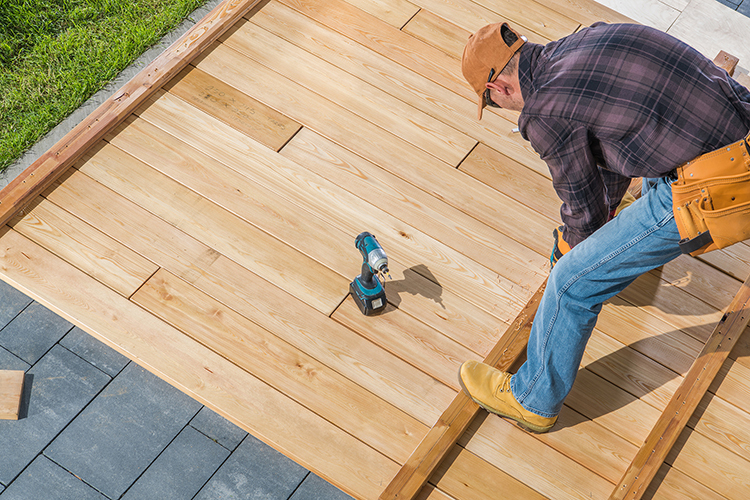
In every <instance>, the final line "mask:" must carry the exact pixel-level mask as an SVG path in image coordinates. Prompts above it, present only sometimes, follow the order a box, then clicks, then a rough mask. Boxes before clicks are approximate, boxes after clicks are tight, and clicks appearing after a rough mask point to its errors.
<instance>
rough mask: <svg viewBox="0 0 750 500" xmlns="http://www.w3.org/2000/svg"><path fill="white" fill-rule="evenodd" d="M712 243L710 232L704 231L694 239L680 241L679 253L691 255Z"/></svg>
mask: <svg viewBox="0 0 750 500" xmlns="http://www.w3.org/2000/svg"><path fill="white" fill-rule="evenodd" d="M713 241H714V239H713V238H712V237H711V232H710V231H704V232H702V233H700V234H698V236H696V237H694V238H690V239H688V238H684V239H682V240H680V251H681V252H682V253H685V254H691V253H693V252H695V251H696V250H700V249H701V248H703V247H704V246H706V245H708V244H709V243H713Z"/></svg>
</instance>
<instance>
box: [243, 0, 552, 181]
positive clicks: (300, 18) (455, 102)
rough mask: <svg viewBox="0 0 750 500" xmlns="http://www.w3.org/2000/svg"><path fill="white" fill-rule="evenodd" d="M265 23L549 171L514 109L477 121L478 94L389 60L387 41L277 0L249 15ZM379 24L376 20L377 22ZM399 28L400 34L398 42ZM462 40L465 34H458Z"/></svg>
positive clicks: (383, 34)
mask: <svg viewBox="0 0 750 500" xmlns="http://www.w3.org/2000/svg"><path fill="white" fill-rule="evenodd" d="M250 22H252V23H254V24H258V25H259V26H261V27H263V28H264V29H266V30H268V31H271V32H273V33H275V34H276V35H278V36H280V37H282V38H285V39H286V40H289V41H290V42H292V43H294V44H295V45H297V46H299V47H301V48H303V49H305V50H306V51H308V52H310V53H312V54H315V55H316V56H318V57H320V58H322V59H325V60H326V61H329V62H331V63H332V64H335V65H336V66H338V67H339V68H341V69H343V70H344V71H346V72H348V73H351V74H353V75H355V76H358V77H359V78H360V79H362V80H367V81H368V82H371V83H372V84H373V85H376V86H377V87H378V88H380V89H382V90H384V91H386V92H388V93H389V94H391V95H392V96H394V97H397V98H398V99H400V100H402V101H404V102H405V103H408V104H410V105H411V106H413V107H415V108H417V109H419V110H421V111H423V112H424V113H427V114H429V115H430V116H432V117H434V118H437V119H439V120H442V121H443V122H444V123H446V124H448V125H450V126H452V127H455V128H457V129H459V130H461V131H463V132H465V133H466V134H468V135H469V136H471V137H473V138H474V139H476V140H478V141H483V142H485V143H487V144H491V145H492V146H493V147H494V148H496V149H497V150H498V151H502V152H503V153H505V154H507V155H509V156H513V157H514V158H517V159H518V160H519V161H521V162H522V163H524V164H526V165H528V166H529V167H530V168H533V169H535V170H537V171H541V172H548V169H547V166H546V164H544V162H543V161H542V160H541V159H540V158H539V155H538V154H537V153H536V151H534V149H533V148H532V147H531V145H530V144H529V143H528V142H526V141H524V140H523V139H522V138H521V137H520V136H519V135H518V134H511V133H510V131H511V129H512V128H513V127H515V126H516V125H515V124H516V122H517V119H518V113H515V112H504V110H499V111H498V113H504V114H502V115H500V114H498V113H496V112H495V111H496V110H495V108H492V110H491V111H489V112H486V113H485V115H484V117H483V118H482V120H481V121H479V120H477V119H476V97H475V95H471V94H466V95H464V94H457V93H455V92H453V91H451V90H450V89H448V88H446V87H444V86H442V85H440V84H439V83H435V82H432V81H431V80H429V79H427V78H425V75H423V74H422V73H420V72H419V71H417V70H418V69H419V68H415V67H412V66H406V65H403V64H400V63H399V62H397V61H395V60H393V59H394V58H397V55H398V54H397V53H394V50H395V49H394V48H391V47H390V46H388V45H386V46H383V47H381V46H374V47H367V46H363V45H361V44H360V43H358V42H356V41H354V40H352V39H350V38H347V37H346V36H345V35H344V34H342V33H339V32H337V31H335V30H334V29H332V28H330V27H329V26H325V25H323V24H321V23H319V22H318V21H317V20H315V19H311V18H309V17H307V16H305V15H303V14H302V13H300V12H298V11H296V10H294V9H292V8H290V7H288V6H286V5H284V4H281V3H279V2H277V1H275V0H274V1H272V2H270V3H269V4H268V5H266V6H265V7H264V8H263V10H261V11H260V12H258V14H256V15H255V16H253V17H252V18H251V19H250ZM376 26H377V25H376ZM384 30H385V28H384V27H383V30H381V31H380V32H378V33H377V36H378V37H387V36H391V35H393V36H396V35H398V34H399V33H400V32H395V33H392V32H391V31H392V30H385V31H384ZM401 37H403V34H401V35H399V36H398V38H399V39H398V42H399V43H405V42H406V41H407V40H401ZM461 43H465V39H462V40H461Z"/></svg>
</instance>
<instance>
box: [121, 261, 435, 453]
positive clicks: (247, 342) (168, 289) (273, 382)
mask: <svg viewBox="0 0 750 500" xmlns="http://www.w3.org/2000/svg"><path fill="white" fill-rule="evenodd" d="M132 300H133V301H134V302H135V303H136V304H139V305H141V306H142V307H143V308H144V309H146V310H147V311H150V312H151V313H152V314H154V315H155V316H157V317H159V318H161V319H163V320H164V321H166V322H168V323H169V324H171V325H172V326H174V327H176V328H178V329H180V330H181V331H183V332H185V334H187V335H188V336H190V337H191V338H193V339H195V340H196V341H198V342H200V343H201V344H202V345H204V346H206V347H208V348H209V349H211V350H212V351H214V352H216V353H217V354H219V355H221V356H223V357H224V358H227V359H231V360H232V362H233V363H234V364H236V365H237V366H239V367H241V368H243V369H244V370H246V371H248V372H250V373H252V374H253V375H255V376H256V377H258V378H259V379H261V380H263V381H264V382H266V383H267V384H268V385H270V386H272V387H274V388H275V389H277V390H278V391H279V392H281V393H283V394H286V395H287V396H288V397H290V398H292V399H294V400H295V401H297V402H299V403H300V404H302V405H303V406H305V407H307V408H309V409H310V410H311V411H313V412H315V413H316V414H318V415H320V416H321V417H323V418H325V419H326V420H328V421H329V422H331V423H332V424H334V425H336V426H338V427H340V428H342V429H343V430H345V431H346V432H348V433H349V434H351V435H352V436H355V437H356V438H357V439H359V440H361V441H363V442H365V443H367V444H368V445H369V446H372V447H373V448H375V449H376V450H378V451H380V452H381V453H383V454H384V455H385V456H387V457H389V458H391V459H392V460H394V461H396V462H398V463H403V462H404V461H406V459H407V458H408V457H409V454H410V453H411V450H413V449H414V447H415V446H416V445H417V444H418V443H419V441H420V440H421V438H422V436H423V435H424V434H426V433H427V431H428V428H427V426H425V425H424V424H421V423H419V422H418V421H417V420H415V419H413V418H411V417H409V416H408V415H406V414H405V413H403V412H401V411H400V410H397V409H396V408H395V407H393V406H392V405H390V404H388V403H386V402H385V401H383V400H382V399H380V398H378V397H377V396H375V395H373V394H372V393H370V392H368V391H366V390H364V389H363V388H362V387H360V386H358V385H356V384H354V383H353V382H352V381H351V380H349V379H348V378H346V377H344V376H343V375H340V374H339V373H337V372H336V371H334V370H332V369H331V368H329V367H327V366H325V365H324V364H322V363H321V362H319V361H318V360H316V359H314V358H313V357H311V356H310V355H308V354H306V353H304V352H303V351H301V350H299V349H296V348H294V347H292V346H291V345H290V344H288V343H286V342H284V341H282V340H281V339H280V338H278V337H276V336H275V335H273V334H272V333H271V332H269V331H268V330H265V329H263V328H260V327H259V326H257V325H256V324H254V323H252V322H251V321H249V320H248V319H246V318H244V317H242V316H241V315H239V314H238V313H236V312H234V311H232V310H231V309H229V308H228V307H226V306H224V305H223V304H221V303H220V302H218V301H216V300H215V299H213V298H211V297H209V296H208V295H206V294H205V293H203V292H200V291H199V290H197V289H195V288H194V287H192V286H190V285H189V284H187V283H185V282H184V281H182V280H180V279H179V278H177V277H175V276H174V275H171V274H169V273H168V272H166V271H164V270H160V271H159V272H157V273H156V274H155V275H154V276H153V277H152V278H151V279H149V281H148V282H147V283H146V284H145V285H144V286H143V287H141V288H140V289H139V290H138V292H137V293H136V294H135V295H134V296H133V298H132Z"/></svg>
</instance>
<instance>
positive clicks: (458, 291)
mask: <svg viewBox="0 0 750 500" xmlns="http://www.w3.org/2000/svg"><path fill="white" fill-rule="evenodd" d="M235 3H241V2H235ZM245 3H246V4H248V5H249V4H250V2H245ZM498 12H501V13H502V16H507V19H509V20H510V21H511V22H513V23H514V24H515V25H517V26H519V29H521V30H522V31H524V32H525V33H526V34H527V35H528V37H529V39H530V40H531V41H533V42H540V43H542V42H545V41H547V40H553V39H556V38H559V37H561V36H564V35H567V34H570V33H572V32H574V31H576V30H577V29H579V28H580V27H581V26H582V25H588V24H590V23H592V22H594V21H596V20H606V21H612V22H617V21H627V19H626V18H624V17H623V16H621V15H619V14H617V13H616V12H614V11H612V10H610V9H607V8H605V7H602V6H600V5H598V4H596V3H595V2H593V1H591V0H551V1H546V2H540V3H535V2H532V1H528V2H522V3H519V2H511V1H508V0H500V1H498V0H494V1H489V0H451V1H447V0H409V1H407V0H348V1H343V0H271V1H263V2H260V3H259V4H258V5H256V6H255V7H253V8H252V9H251V10H250V11H248V12H247V13H246V14H245V15H244V17H242V18H240V19H239V21H237V22H232V26H231V28H230V29H228V30H227V31H226V32H225V33H224V34H223V35H222V36H221V37H220V38H219V40H217V41H216V42H214V43H212V44H211V45H210V47H208V48H207V49H206V50H204V51H203V52H202V53H201V54H200V55H199V56H198V57H196V58H195V59H193V60H192V62H191V64H190V65H189V66H187V67H186V68H185V69H183V70H182V71H180V72H179V74H177V75H176V76H175V77H174V78H170V79H169V81H168V82H166V83H165V84H163V85H159V88H158V89H155V90H156V92H154V93H153V94H152V95H149V96H148V97H147V98H145V100H144V101H143V103H142V104H141V105H139V106H138V108H137V109H135V110H134V112H132V113H130V112H129V113H128V114H127V115H126V116H122V117H120V118H121V119H122V120H121V122H120V123H119V124H118V125H117V127H115V128H113V129H112V130H101V131H100V135H101V136H103V138H101V139H98V137H97V140H96V141H92V145H91V146H90V147H87V148H86V149H85V150H84V151H82V156H81V158H80V159H78V160H77V161H75V164H74V165H73V168H70V169H69V170H68V171H67V172H66V173H65V174H64V175H63V176H62V177H61V178H59V179H57V180H56V181H55V182H54V183H53V184H52V185H51V186H49V187H47V188H46V189H44V190H43V192H42V194H41V195H40V196H38V197H37V198H36V199H34V200H33V201H32V202H31V203H30V204H29V205H28V206H25V207H24V209H23V210H22V211H21V213H19V214H18V215H17V216H16V217H15V218H14V219H13V220H12V221H11V222H10V223H9V224H8V225H7V226H5V227H4V228H3V229H2V232H1V233H0V234H1V236H0V278H2V279H3V280H5V281H7V282H8V283H10V284H12V285H13V286H15V287H17V288H18V289H20V290H22V291H23V292H25V293H27V294H29V295H30V296H32V297H33V298H35V299H36V300H38V301H39V302H41V303H43V304H45V305H47V306H48V307H50V308H52V309H53V310H55V311H57V312H59V313H60V314H62V315H63V316H64V317H66V318H67V319H69V320H70V321H72V322H73V323H75V324H76V325H78V326H80V327H81V328H83V329H84V330H86V331H87V332H89V333H91V334H92V335H94V336H95V337H97V338H99V339H101V340H103V341H104V342H106V343H107V344H109V345H110V346H112V347H114V348H115V349H117V350H118V351H120V352H121V353H123V354H125V355H126V356H128V357H129V358H131V359H133V360H135V361H136V362H138V363H139V364H140V365H142V366H144V367H145V368H147V369H149V370H150V371H152V372H153V373H155V374H157V375H158V376H160V377H162V378H163V379H165V380H167V381H168V382H169V383H171V384H173V385H174V386H176V387H178V388H180V389H181V390H182V391H184V392H185V393H187V394H189V395H190V396H192V397H194V398H196V399H197V400H199V401H200V402H201V403H203V404H205V405H207V406H209V407H211V408H213V409H214V410H216V411H217V412H218V413H220V414H222V415H223V416H225V417H226V418H228V419H230V420H231V421H233V422H235V423H236V424H238V425H239V426H241V427H242V428H244V429H245V430H247V431H248V432H250V433H252V434H253V435H255V436H257V437H258V438H260V439H262V440H263V441H265V442H266V443H268V444H269V445H271V446H273V447H274V448H276V449H277V450H279V451H281V452H282V453H284V454H285V455H287V456H289V457H291V458H292V459H294V460H295V461H297V462H299V463H300V464H302V465H303V466H305V467H307V468H309V469H311V470H313V471H314V472H315V473H317V474H318V475H320V476H322V477H324V478H325V479H327V480H329V481H331V482H332V483H334V484H335V485H337V486H338V487H340V488H342V489H343V490H345V491H346V492H348V493H350V494H351V495H353V496H354V497H356V498H358V499H373V500H374V499H376V498H378V497H379V495H380V494H381V493H382V492H383V490H384V489H385V487H386V486H387V485H388V484H389V482H390V481H391V479H392V478H393V477H394V476H395V474H396V473H397V472H398V470H399V469H400V467H401V466H402V465H403V464H404V463H405V462H406V461H407V459H408V458H409V456H410V455H411V453H412V451H413V450H414V449H415V448H416V447H417V445H418V444H419V443H420V441H421V439H422V438H423V437H424V436H425V435H426V433H427V432H428V431H429V430H430V428H431V427H432V425H433V424H434V423H435V422H436V420H437V419H438V418H439V417H440V415H441V413H442V412H443V410H444V409H445V408H446V407H447V406H448V405H449V404H450V403H451V401H452V399H453V398H454V396H455V395H456V393H457V391H458V390H460V389H459V387H458V383H457V378H456V372H457V369H458V366H459V365H460V364H461V363H462V362H463V361H465V360H467V359H472V358H473V359H482V358H484V356H485V355H486V354H487V353H488V352H489V351H490V349H491V348H492V347H493V346H494V345H495V343H496V342H497V341H498V339H499V337H500V335H501V334H502V332H504V331H505V329H506V328H507V326H508V324H509V323H510V322H512V321H513V319H514V318H515V317H516V315H517V314H518V313H519V311H520V310H521V309H522V308H523V307H524V305H525V304H526V303H527V301H528V300H529V299H530V297H531V296H532V295H533V294H534V292H535V291H536V289H537V288H538V287H539V285H540V284H541V283H542V282H543V281H544V279H545V278H546V275H547V273H548V271H549V264H548V254H549V250H550V240H551V230H552V228H553V227H555V226H556V225H557V224H558V218H559V215H558V211H559V202H558V200H557V197H556V195H555V193H554V191H553V189H552V185H551V181H550V179H549V174H548V172H547V169H546V166H545V165H544V163H543V162H542V161H541V160H540V159H539V157H538V156H537V155H536V153H535V152H534V151H533V149H532V148H531V147H530V145H529V144H528V143H526V142H525V141H524V140H523V139H522V138H521V137H520V135H519V134H517V133H513V132H512V131H511V130H512V129H513V128H514V127H515V126H516V125H515V119H516V116H514V114H513V113H510V112H500V113H496V112H495V111H494V110H492V111H490V112H485V115H484V116H485V118H484V119H483V120H482V121H481V122H478V121H477V120H476V119H475V104H474V103H475V96H474V95H473V92H472V91H471V90H470V89H469V87H468V86H467V85H466V83H465V82H464V80H463V77H462V76H461V72H460V61H459V58H460V54H461V51H462V49H463V44H464V41H465V40H466V38H467V37H468V35H469V33H471V32H473V31H475V30H476V29H478V28H479V27H481V26H482V25H484V24H486V23H488V22H494V21H498V20H500V19H504V18H506V17H502V16H501V15H500V14H498ZM176 71H177V70H175V72H176ZM118 121H119V120H118ZM79 132H80V133H81V134H84V133H85V131H79ZM60 151H62V149H58V153H57V154H60ZM24 182H25V181H24ZM29 182H33V179H31V180H30V181H29ZM42 187H44V186H42ZM40 191H41V188H40ZM365 230H367V231H370V232H372V233H374V234H375V235H377V237H378V240H379V241H380V243H381V244H382V245H383V247H384V249H385V250H386V252H387V253H388V256H389V258H390V267H391V273H392V275H393V280H392V281H389V282H388V283H387V284H386V291H387V294H388V299H389V303H390V304H389V306H388V309H387V310H386V312H385V313H384V314H382V315H380V316H376V317H365V316H363V315H362V314H361V313H360V312H359V310H358V309H357V306H356V305H355V304H354V303H353V301H352V299H351V297H347V292H348V285H349V282H350V281H351V280H352V279H353V278H354V276H356V274H358V272H359V269H360V265H361V257H360V255H359V252H358V251H357V250H356V249H355V248H354V237H355V236H356V235H357V234H358V233H360V232H361V231H365ZM749 272H750V245H748V244H746V243H741V244H738V245H735V246H734V247H731V248H729V249H728V250H726V251H721V252H715V253H713V254H709V255H707V256H706V257H705V258H704V259H694V258H691V257H681V258H679V259H677V260H676V261H675V262H673V263H671V264H669V265H667V266H665V267H664V268H663V269H660V270H657V271H654V272H651V273H648V274H646V275H644V276H643V277H641V278H640V279H638V280H637V281H636V282H635V283H634V284H633V285H632V286H630V287H629V288H628V289H627V290H625V291H624V292H623V293H621V294H620V295H619V296H617V297H615V298H614V299H612V300H610V301H609V302H608V303H607V304H605V306H604V309H603V312H602V314H601V317H600V320H599V322H598V324H597V327H596V330H595V331H594V333H593V336H592V338H591V341H590V343H589V345H588V348H587V351H586V354H585V356H584V359H583V362H582V366H581V369H580V371H579V375H578V378H577V381H576V384H575V387H574V389H573V392H572V394H571V395H570V397H569V398H568V400H567V401H566V404H565V407H564V408H563V411H562V413H561V415H560V419H559V423H558V424H557V426H556V427H555V428H554V429H553V431H552V432H550V433H549V434H545V435H533V434H529V433H527V432H524V431H522V430H520V429H519V428H518V427H516V426H515V425H513V424H511V423H509V422H507V421H505V420H503V419H500V418H497V417H494V416H489V417H488V416H486V414H482V415H480V416H479V417H478V418H477V419H476V420H475V421H474V423H473V424H472V426H471V429H470V431H469V432H468V433H467V434H465V435H464V436H463V437H462V439H461V440H460V441H459V443H458V444H457V445H456V446H455V448H454V449H453V451H452V452H451V454H450V457H449V460H448V461H447V462H445V463H444V464H443V466H442V467H441V468H440V470H438V471H437V473H436V474H435V475H433V476H432V477H431V479H430V481H429V485H428V486H427V487H426V488H425V489H424V490H423V491H422V495H421V498H422V499H431V500H445V499H450V498H454V499H458V500H470V499H487V498H513V499H543V498H548V499H591V498H593V499H604V498H607V497H608V496H609V495H610V494H611V493H612V491H613V489H614V488H615V485H617V484H618V482H619V481H620V478H621V477H622V476H623V474H624V472H625V470H626V469H627V467H628V465H629V464H630V462H631V461H632V459H633V457H634V456H635V454H636V452H637V451H638V448H639V447H640V446H641V444H642V443H643V442H644V440H645V439H646V437H647V436H648V434H649V431H650V430H651V428H652V427H653V425H654V423H655V422H656V420H657V419H658V418H659V415H660V414H661V412H662V411H663V410H664V408H665V407H666V405H667V403H668V401H669V400H670V398H671V396H672V394H673V393H674V391H675V389H676V388H677V386H678V385H679V384H680V382H681V380H682V379H683V377H684V376H685V374H686V372H687V371H688V369H689V368H690V366H691V364H692V362H693V361H694V359H695V358H696V356H697V354H698V353H699V352H700V351H701V349H702V348H703V344H704V343H705V341H706V340H707V338H708V337H709V335H710V334H711V332H712V331H713V329H714V327H715V326H716V324H717V323H718V322H719V320H720V319H721V318H722V310H723V309H724V308H725V307H726V306H727V305H728V304H729V303H730V301H731V300H732V298H733V297H734V295H735V293H736V292H737V290H738V289H739V287H740V285H741V282H742V280H744V279H745V278H746V277H747V274H748V273H749ZM748 395H750V335H747V334H746V335H743V336H742V337H741V338H740V340H739V342H738V344H737V346H736V347H735V349H734V350H733V352H732V353H731V355H730V359H729V360H728V361H727V362H726V363H725V365H724V366H723V368H722V371H721V373H720V375H719V377H718V378H717V380H716V381H715V383H714V384H713V385H712V386H711V389H710V391H709V393H708V394H707V395H706V397H705V398H704V399H703V400H702V402H701V404H700V406H699V409H698V412H697V413H696V414H695V415H694V416H693V418H692V420H691V421H690V423H689V425H688V427H687V428H686V430H685V431H684V432H683V433H682V435H681V436H680V438H679V439H678V442H677V445H676V447H675V448H674V449H673V451H672V453H671V454H670V455H669V456H668V457H667V460H666V462H665V463H664V465H663V466H662V467H661V469H660V471H659V474H658V475H657V479H656V481H655V482H654V483H652V485H651V487H650V489H649V492H648V493H647V494H646V496H645V497H644V498H661V499H686V498H690V499H700V500H707V499H722V498H726V499H744V498H750V475H748V471H749V470H750V398H748Z"/></svg>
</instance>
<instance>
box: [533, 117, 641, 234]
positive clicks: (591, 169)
mask: <svg viewBox="0 0 750 500" xmlns="http://www.w3.org/2000/svg"><path fill="white" fill-rule="evenodd" d="M524 133H525V137H527V138H528V140H529V141H530V142H531V145H532V146H533V147H534V149H536V151H537V152H538V153H539V155H540V156H541V158H542V160H544V161H545V162H546V163H547V167H548V168H549V170H550V173H551V174H552V183H553V186H554V188H555V191H556V192H557V196H558V197H560V200H561V201H562V202H563V203H562V207H561V208H560V216H561V218H562V221H563V223H564V225H565V229H564V232H563V238H564V240H565V241H566V242H567V243H568V244H569V245H570V247H571V248H572V247H574V246H575V245H577V244H578V243H580V242H581V241H583V240H585V239H586V238H587V237H589V236H590V235H591V234H592V233H594V231H596V230H597V229H599V228H600V227H601V226H603V225H604V223H605V222H607V220H608V218H609V204H608V203H607V199H606V189H605V184H604V180H603V178H602V174H601V173H600V171H599V168H598V167H597V165H596V160H595V159H594V156H593V154H592V152H591V146H590V142H589V138H588V131H587V129H586V128H585V127H584V126H583V125H580V124H577V123H569V122H567V121H563V120H554V119H548V118H544V119H531V120H529V121H528V123H527V124H526V126H525V127H524ZM625 188H627V184H625ZM614 191H616V192H612V193H611V194H610V196H611V197H612V201H618V202H619V199H621V198H622V195H623V193H624V190H623V192H620V186H619V184H617V185H616V186H614ZM615 196H617V200H615V199H614V197H615Z"/></svg>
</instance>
